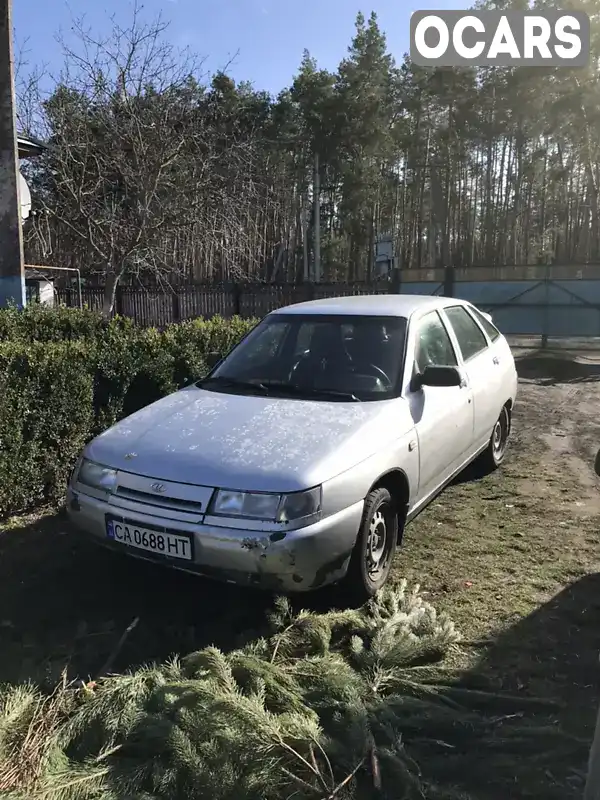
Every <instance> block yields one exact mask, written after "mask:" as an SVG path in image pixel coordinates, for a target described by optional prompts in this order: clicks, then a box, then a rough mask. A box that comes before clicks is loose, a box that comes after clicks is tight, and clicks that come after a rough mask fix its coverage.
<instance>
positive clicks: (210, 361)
mask: <svg viewBox="0 0 600 800" xmlns="http://www.w3.org/2000/svg"><path fill="white" fill-rule="evenodd" d="M205 361H206V366H207V367H208V368H209V369H214V368H215V367H216V366H217V364H218V363H219V362H220V361H223V357H222V356H221V354H220V353H207V355H206V358H205Z"/></svg>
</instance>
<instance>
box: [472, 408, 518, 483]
mask: <svg viewBox="0 0 600 800" xmlns="http://www.w3.org/2000/svg"><path fill="white" fill-rule="evenodd" d="M510 430H511V417H510V411H509V409H508V406H504V408H503V409H502V411H501V412H500V416H499V417H498V419H497V420H496V424H495V425H494V430H493V431H492V435H491V436H490V441H489V442H488V446H487V447H486V449H485V450H484V451H483V453H482V454H481V455H480V456H479V459H478V461H479V466H480V467H481V470H482V471H483V472H485V473H488V472H493V471H494V470H496V469H498V467H499V466H500V464H502V462H503V461H504V457H505V455H506V450H507V447H508V441H509V439H510Z"/></svg>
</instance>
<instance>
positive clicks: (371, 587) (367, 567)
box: [344, 487, 400, 603]
mask: <svg viewBox="0 0 600 800" xmlns="http://www.w3.org/2000/svg"><path fill="white" fill-rule="evenodd" d="M399 527H400V526H399V519H398V506H397V503H396V502H395V501H394V498H393V497H392V495H391V494H390V492H389V490H388V489H386V488H384V487H381V488H379V489H373V491H371V492H369V494H368V495H367V498H366V500H365V507H364V511H363V516H362V521H361V524H360V528H359V531H358V537H357V539H356V544H355V546H354V551H353V553H352V558H351V559H350V565H349V567H348V573H347V575H346V578H345V580H344V583H345V589H346V591H347V592H348V594H349V595H350V596H351V598H352V600H353V601H355V602H358V603H365V602H366V601H367V600H369V599H370V598H371V597H373V596H374V595H376V594H377V592H378V591H379V590H380V589H381V587H382V586H383V585H384V584H385V582H386V581H387V579H388V577H389V574H390V570H391V568H392V563H393V560H394V554H395V552H396V545H397V543H398V531H399Z"/></svg>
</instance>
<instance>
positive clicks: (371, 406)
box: [67, 295, 517, 599]
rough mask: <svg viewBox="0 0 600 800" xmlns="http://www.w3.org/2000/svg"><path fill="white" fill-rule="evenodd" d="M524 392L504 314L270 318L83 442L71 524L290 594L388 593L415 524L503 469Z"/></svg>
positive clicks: (461, 311) (335, 306) (154, 556)
mask: <svg viewBox="0 0 600 800" xmlns="http://www.w3.org/2000/svg"><path fill="white" fill-rule="evenodd" d="M516 394H517V373H516V369H515V363H514V359H513V356H512V354H511V351H510V348H509V346H508V344H507V342H506V340H505V338H504V337H503V336H502V334H501V333H500V332H499V331H498V330H497V328H496V327H495V326H494V324H493V323H492V321H491V317H489V316H488V315H486V314H484V313H482V312H480V311H478V310H477V309H476V308H475V307H473V306H472V305H470V304H469V303H466V302H463V301H460V300H455V299H449V298H439V297H421V296H409V295H379V296H363V297H341V298H334V299H328V300H317V301H313V302H308V303H300V304H298V305H294V306H289V307H287V308H282V309H280V310H278V311H275V312H273V313H271V314H269V315H268V316H267V317H265V318H264V319H263V320H262V321H261V322H260V323H259V324H258V325H257V326H256V327H255V328H254V329H253V330H252V331H251V332H250V333H249V334H248V335H247V336H246V337H245V338H244V339H243V340H242V341H241V342H240V343H239V344H238V345H237V346H236V347H234V349H233V350H232V351H231V352H230V353H229V354H228V355H227V356H226V357H225V358H224V359H222V360H221V361H220V362H219V363H218V364H217V365H216V367H215V368H214V369H213V370H212V372H211V373H210V374H209V375H208V377H206V378H204V379H203V380H201V381H199V382H198V383H195V384H193V385H191V386H188V387H186V388H184V389H182V390H180V391H178V392H175V393H174V394H171V395H170V396H168V397H165V398H164V399H162V400H159V401H158V402H156V403H153V404H152V405H150V406H148V407H146V408H144V409H142V410H141V411H138V412H137V413H135V414H133V415H131V416H130V417H127V418H126V419H124V420H122V421H121V422H119V423H117V424H116V425H114V426H113V427H112V428H110V429H109V430H107V431H105V432H104V433H102V434H101V435H100V436H98V437H97V438H96V439H94V440H93V441H92V442H90V444H88V445H87V447H86V448H85V451H84V452H83V454H82V457H81V459H80V461H79V463H78V465H77V467H76V469H75V471H74V473H73V476H72V479H71V482H70V485H69V488H68V497H67V509H68V514H69V518H70V520H71V521H72V522H73V523H74V525H75V527H76V528H77V529H79V530H80V531H82V532H85V533H87V534H90V535H91V537H92V538H93V539H94V540H95V541H97V542H99V543H102V544H104V545H106V546H108V547H112V548H115V549H118V550H121V551H122V552H124V553H127V554H129V555H132V556H137V557H139V558H144V559H150V560H154V561H158V562H160V563H163V564H167V565H169V566H172V567H176V568H178V569H182V570H186V571H189V572H194V573H197V574H201V575H204V576H208V577H214V578H218V579H221V580H225V581H229V582H232V583H241V584H246V585H250V586H257V587H263V588H266V589H269V590H273V591H277V592H302V591H308V590H312V589H317V588H319V587H322V586H324V585H326V584H329V583H335V582H339V581H343V582H344V583H345V584H346V586H347V588H349V589H351V590H352V592H353V594H354V595H355V598H356V597H360V598H361V599H366V598H368V597H371V596H373V595H374V594H375V593H376V592H377V591H378V590H379V589H380V588H381V587H382V586H383V584H384V583H385V582H386V580H387V578H388V576H389V573H390V568H391V566H392V561H393V557H394V553H395V551H396V547H397V545H398V544H399V543H400V541H401V538H402V532H403V530H404V526H405V524H406V523H407V522H408V521H409V520H410V519H411V518H413V517H414V516H415V515H416V514H417V513H418V512H419V511H420V510H421V509H422V508H423V507H424V506H425V505H426V504H427V503H428V502H429V501H430V500H431V499H432V498H433V497H435V495H436V494H438V493H439V492H440V491H441V490H442V489H443V488H444V486H445V485H446V484H448V483H449V482H450V481H451V480H452V478H453V477H454V476H455V475H457V474H458V473H459V472H460V471H461V470H462V469H463V468H464V467H465V466H466V465H467V464H469V462H471V461H473V460H474V459H475V458H477V457H480V458H481V460H482V461H483V462H485V466H486V467H487V468H494V467H496V466H498V465H499V464H500V462H501V461H502V459H503V458H504V454H505V450H506V446H507V442H508V439H509V435H510V430H511V416H512V412H513V407H514V403H515V399H516Z"/></svg>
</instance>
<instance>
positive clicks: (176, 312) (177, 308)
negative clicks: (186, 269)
mask: <svg viewBox="0 0 600 800" xmlns="http://www.w3.org/2000/svg"><path fill="white" fill-rule="evenodd" d="M173 322H181V303H180V300H179V292H178V291H174V292H173Z"/></svg>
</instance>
